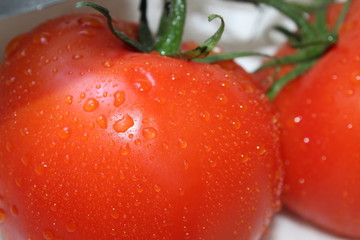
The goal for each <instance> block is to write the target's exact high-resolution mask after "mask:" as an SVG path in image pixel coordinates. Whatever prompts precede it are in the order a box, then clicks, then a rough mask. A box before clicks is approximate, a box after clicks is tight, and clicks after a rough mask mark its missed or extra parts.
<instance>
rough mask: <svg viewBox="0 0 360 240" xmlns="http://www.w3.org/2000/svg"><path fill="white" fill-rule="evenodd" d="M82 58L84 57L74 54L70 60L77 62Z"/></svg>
mask: <svg viewBox="0 0 360 240" xmlns="http://www.w3.org/2000/svg"><path fill="white" fill-rule="evenodd" d="M83 57H84V56H83V55H81V54H75V55H73V56H72V59H74V60H79V59H82V58H83Z"/></svg>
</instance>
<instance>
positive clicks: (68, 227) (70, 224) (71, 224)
mask: <svg viewBox="0 0 360 240" xmlns="http://www.w3.org/2000/svg"><path fill="white" fill-rule="evenodd" d="M65 228H66V231H68V232H70V233H72V232H75V230H76V224H75V222H74V221H68V222H67V223H66V225H65Z"/></svg>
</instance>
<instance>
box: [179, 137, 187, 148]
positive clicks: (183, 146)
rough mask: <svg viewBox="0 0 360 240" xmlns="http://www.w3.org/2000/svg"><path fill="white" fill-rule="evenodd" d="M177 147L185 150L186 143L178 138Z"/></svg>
mask: <svg viewBox="0 0 360 240" xmlns="http://www.w3.org/2000/svg"><path fill="white" fill-rule="evenodd" d="M178 146H179V147H180V148H183V149H184V148H186V147H187V141H186V140H185V139H184V138H179V139H178Z"/></svg>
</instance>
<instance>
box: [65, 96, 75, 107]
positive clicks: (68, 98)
mask: <svg viewBox="0 0 360 240" xmlns="http://www.w3.org/2000/svg"><path fill="white" fill-rule="evenodd" d="M72 102H73V96H71V95H67V96H66V97H65V103H66V104H68V105H71V104H72Z"/></svg>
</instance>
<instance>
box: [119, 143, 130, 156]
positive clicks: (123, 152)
mask: <svg viewBox="0 0 360 240" xmlns="http://www.w3.org/2000/svg"><path fill="white" fill-rule="evenodd" d="M130 152H131V148H130V146H129V144H128V143H126V144H124V145H122V146H121V147H120V154H121V155H123V156H126V155H128V154H129V153H130Z"/></svg>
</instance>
